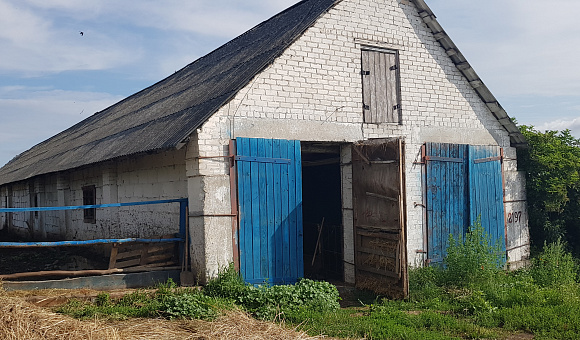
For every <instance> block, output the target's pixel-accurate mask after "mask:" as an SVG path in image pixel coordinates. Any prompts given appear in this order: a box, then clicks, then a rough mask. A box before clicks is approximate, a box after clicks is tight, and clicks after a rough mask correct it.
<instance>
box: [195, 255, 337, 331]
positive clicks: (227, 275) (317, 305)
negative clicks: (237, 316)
mask: <svg viewBox="0 0 580 340" xmlns="http://www.w3.org/2000/svg"><path fill="white" fill-rule="evenodd" d="M203 293H204V294H205V295H207V296H211V297H219V298H225V299H229V300H231V301H233V302H234V303H236V304H237V305H239V306H241V307H242V308H244V309H245V310H247V311H248V312H250V313H252V314H253V315H254V316H256V317H258V318H261V319H274V318H277V317H279V316H280V315H282V314H284V315H288V314H291V313H295V312H297V311H298V310H299V309H307V310H311V311H317V312H327V311H335V310H337V309H338V308H340V305H339V303H338V301H339V299H340V297H339V295H338V290H337V289H336V287H335V286H333V285H332V284H330V283H328V282H322V281H320V282H319V281H313V280H309V279H301V280H300V281H298V282H297V283H296V284H294V285H277V286H269V285H264V286H258V287H256V286H253V285H249V284H247V283H245V282H244V281H243V279H242V277H241V276H240V275H239V274H238V273H237V272H236V271H235V269H234V268H233V266H230V267H228V268H226V269H225V270H223V271H221V272H220V273H219V274H218V277H217V278H215V279H213V280H210V282H208V284H207V285H206V286H205V287H204V289H203Z"/></svg>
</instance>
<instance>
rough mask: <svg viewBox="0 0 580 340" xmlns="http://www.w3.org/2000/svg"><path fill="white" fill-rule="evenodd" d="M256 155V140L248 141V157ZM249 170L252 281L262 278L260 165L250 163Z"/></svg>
mask: <svg viewBox="0 0 580 340" xmlns="http://www.w3.org/2000/svg"><path fill="white" fill-rule="evenodd" d="M257 153H258V140H257V139H254V138H252V139H250V155H252V156H254V155H257ZM250 168H251V176H252V181H251V183H252V185H251V190H252V196H251V198H250V202H246V203H247V204H250V205H251V206H252V215H251V216H252V217H251V224H250V229H251V233H252V243H251V244H252V246H251V247H252V257H251V258H252V261H253V267H254V271H253V273H252V275H251V278H253V279H259V278H262V276H261V269H262V268H261V266H260V257H261V253H260V241H261V239H260V201H259V199H260V187H259V181H258V173H259V171H260V164H258V163H250Z"/></svg>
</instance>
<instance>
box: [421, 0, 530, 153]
mask: <svg viewBox="0 0 580 340" xmlns="http://www.w3.org/2000/svg"><path fill="white" fill-rule="evenodd" d="M411 1H412V2H413V3H414V4H415V6H416V7H417V9H418V10H419V16H420V17H421V19H423V22H424V23H425V24H426V25H427V27H428V28H429V29H430V30H431V32H432V33H433V35H434V36H435V39H436V40H437V41H438V42H439V44H440V45H441V47H443V49H444V50H445V53H446V54H447V55H448V56H449V58H450V59H451V60H452V61H453V63H454V64H455V66H456V67H457V69H458V70H459V71H460V72H461V73H462V74H463V76H464V77H465V78H466V79H467V81H468V82H469V84H470V85H471V87H472V88H473V89H474V90H475V92H476V93H477V95H478V96H479V97H480V98H481V100H482V101H483V102H484V103H485V104H486V105H487V107H488V109H489V110H490V111H491V113H492V114H493V116H494V117H495V119H497V121H498V122H499V123H500V125H501V126H502V127H503V128H504V129H505V130H506V131H507V132H508V134H509V137H510V143H511V146H513V147H516V148H521V147H525V146H526V145H527V142H526V138H525V137H524V136H523V135H522V133H521V132H520V130H519V129H518V127H517V126H516V124H515V123H514V122H513V121H512V119H511V118H510V117H509V116H508V114H507V112H506V111H505V110H504V109H503V108H502V107H501V105H500V104H499V102H498V100H497V99H496V98H495V96H494V95H493V94H492V93H491V91H490V90H489V88H488V87H487V86H486V85H485V83H484V82H483V81H482V80H481V78H480V77H479V76H478V75H477V73H476V72H475V70H474V69H473V68H472V67H471V65H470V64H469V62H468V61H467V59H466V58H465V57H464V56H463V54H462V53H461V52H460V51H459V48H457V46H456V45H455V43H454V42H453V41H452V40H451V38H450V37H449V35H447V33H446V32H445V30H444V29H443V27H441V25H440V24H439V22H438V21H437V17H436V16H435V14H433V11H432V10H431V9H430V8H429V6H427V4H426V3H425V1H424V0H411Z"/></svg>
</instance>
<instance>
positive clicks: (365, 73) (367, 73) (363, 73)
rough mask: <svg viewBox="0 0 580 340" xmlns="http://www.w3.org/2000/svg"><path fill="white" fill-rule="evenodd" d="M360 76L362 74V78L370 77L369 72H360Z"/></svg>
mask: <svg viewBox="0 0 580 340" xmlns="http://www.w3.org/2000/svg"><path fill="white" fill-rule="evenodd" d="M360 74H362V75H363V76H370V75H371V71H360Z"/></svg>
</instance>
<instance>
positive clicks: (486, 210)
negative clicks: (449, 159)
mask: <svg viewBox="0 0 580 340" xmlns="http://www.w3.org/2000/svg"><path fill="white" fill-rule="evenodd" d="M469 188H470V190H469V194H470V222H471V225H473V223H475V222H476V221H477V220H478V219H480V222H481V225H482V226H483V229H484V230H485V231H486V232H487V234H488V235H489V236H490V237H491V241H492V243H493V244H495V243H499V244H500V245H501V247H502V249H503V250H504V251H505V221H504V207H503V179H502V174H501V150H500V148H499V147H498V146H473V145H470V146H469Z"/></svg>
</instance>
